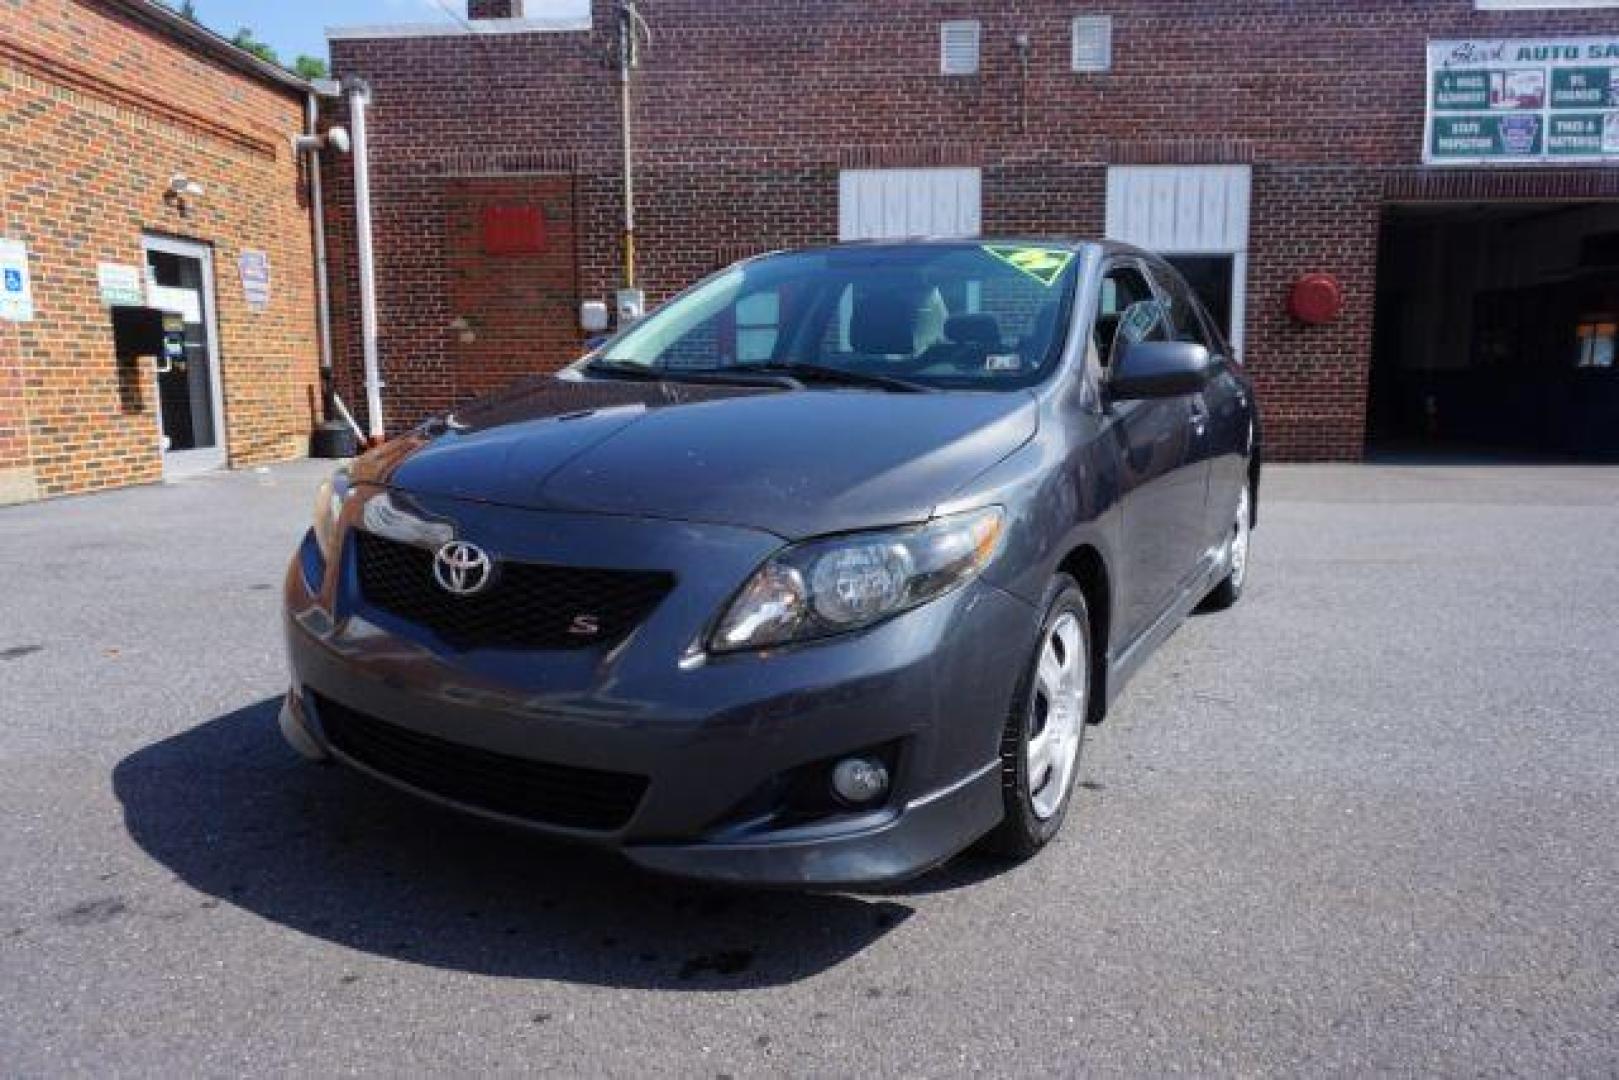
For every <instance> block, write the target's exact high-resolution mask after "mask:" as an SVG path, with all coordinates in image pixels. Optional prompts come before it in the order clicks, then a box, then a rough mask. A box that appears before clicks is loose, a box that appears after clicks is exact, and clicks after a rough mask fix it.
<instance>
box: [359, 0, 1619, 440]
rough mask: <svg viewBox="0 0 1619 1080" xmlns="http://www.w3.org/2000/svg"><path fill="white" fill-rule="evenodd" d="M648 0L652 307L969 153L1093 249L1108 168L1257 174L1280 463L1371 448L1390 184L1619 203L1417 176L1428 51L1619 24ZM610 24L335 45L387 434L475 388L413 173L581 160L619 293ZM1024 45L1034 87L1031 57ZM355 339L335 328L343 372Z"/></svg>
mask: <svg viewBox="0 0 1619 1080" xmlns="http://www.w3.org/2000/svg"><path fill="white" fill-rule="evenodd" d="M641 6H642V11H643V14H644V15H645V17H646V18H647V20H648V21H649V22H650V24H651V26H652V29H653V34H654V39H653V43H652V47H651V49H650V50H649V51H648V52H647V54H646V56H645V65H644V67H643V69H642V70H641V71H640V72H639V74H638V76H637V89H636V124H637V143H638V155H637V161H638V170H637V183H638V199H637V203H638V206H637V210H638V217H639V224H640V230H639V231H640V237H639V239H640V268H641V277H642V284H643V285H644V286H645V287H646V288H647V290H648V292H649V295H650V298H651V299H652V300H654V301H656V300H658V299H660V298H662V297H665V296H667V295H669V294H670V293H671V292H672V291H674V290H677V289H679V288H681V287H683V286H684V285H686V284H688V283H689V282H690V281H691V280H692V279H693V278H694V277H696V276H698V275H700V274H702V273H705V272H707V271H708V270H711V269H713V268H714V267H715V266H716V265H717V264H720V263H722V262H724V261H727V260H729V259H732V258H735V257H738V256H740V255H744V254H748V253H751V252H754V251H758V250H764V249H767V248H771V247H776V246H780V245H786V244H798V243H812V242H820V241H828V240H833V239H835V238H836V232H837V173H838V170H839V169H840V168H845V167H880V166H921V165H977V166H980V167H981V168H983V170H984V189H983V200H984V207H983V209H984V229H985V231H986V232H1002V233H1030V232H1033V233H1063V234H1091V235H1095V234H1099V233H1100V232H1101V231H1102V228H1103V218H1104V212H1105V204H1104V191H1105V183H1106V174H1107V167H1108V166H1109V165H1112V164H1154V163H1182V164H1219V163H1244V164H1251V165H1252V166H1253V168H1254V186H1253V207H1252V217H1253V231H1252V237H1251V243H1250V252H1249V280H1248V310H1247V318H1248V322H1247V328H1248V339H1247V352H1248V360H1249V364H1250V367H1251V370H1252V371H1253V373H1254V376H1255V378H1256V380H1257V381H1258V383H1259V386H1260V387H1261V391H1262V394H1263V406H1264V409H1265V412H1266V416H1267V421H1268V427H1269V431H1270V432H1271V436H1272V447H1273V451H1274V452H1275V454H1276V456H1278V457H1284V458H1307V459H1352V458H1356V457H1358V456H1359V455H1360V453H1361V443H1362V430H1363V426H1364V410H1365V388H1366V381H1367V368H1368V364H1369V359H1370V347H1371V346H1370V343H1371V320H1372V300H1373V292H1374V283H1375V276H1376V258H1377V253H1376V247H1377V228H1378V217H1379V213H1380V208H1381V206H1382V205H1383V203H1384V201H1385V199H1386V198H1387V196H1386V195H1385V192H1390V193H1394V192H1401V191H1406V190H1409V189H1412V188H1413V186H1415V187H1421V186H1422V185H1424V184H1426V185H1430V186H1429V187H1428V188H1426V189H1424V190H1426V191H1428V192H1429V193H1428V194H1427V195H1425V196H1422V197H1430V198H1434V197H1444V196H1443V195H1440V194H1434V192H1438V191H1441V190H1442V189H1443V185H1446V184H1452V185H1458V184H1460V183H1461V182H1460V181H1459V180H1455V179H1446V177H1451V176H1461V177H1473V178H1475V179H1474V180H1473V181H1472V183H1473V184H1476V185H1482V186H1483V187H1484V188H1485V189H1488V190H1496V191H1500V192H1503V193H1505V192H1507V191H1509V190H1512V189H1513V188H1514V186H1517V187H1523V186H1525V185H1527V186H1530V187H1533V188H1534V189H1535V190H1537V191H1539V192H1540V193H1541V194H1540V197H1543V198H1563V197H1611V194H1612V193H1611V191H1609V188H1610V187H1611V185H1608V186H1607V187H1604V186H1602V185H1601V184H1596V185H1595V189H1594V187H1593V183H1594V182H1593V181H1592V180H1591V177H1592V176H1593V175H1600V174H1601V170H1566V171H1562V172H1554V171H1547V170H1527V171H1526V170H1510V171H1508V170H1498V171H1493V172H1491V171H1473V172H1467V171H1464V172H1462V173H1454V172H1452V171H1451V170H1446V171H1445V172H1444V173H1443V174H1442V176H1441V179H1438V180H1429V179H1426V178H1427V177H1429V176H1433V175H1438V174H1434V173H1430V172H1428V171H1425V170H1422V169H1421V168H1420V167H1419V166H1418V164H1417V163H1418V162H1419V161H1420V159H1421V141H1422V115H1423V95H1424V84H1423V81H1424V71H1425V55H1426V53H1425V48H1426V42H1427V40H1428V39H1429V38H1440V37H1467V36H1481V35H1497V36H1537V35H1544V34H1583V33H1604V32H1612V31H1614V30H1615V29H1616V28H1619V26H1616V24H1619V17H1616V14H1615V13H1614V12H1546V11H1526V12H1513V13H1506V12H1476V11H1474V10H1473V4H1472V0H1423V2H1421V3H1415V2H1412V0H1337V2H1325V0H1118V2H1117V3H1115V4H1112V5H1109V6H1107V7H1106V8H1099V7H1097V6H1096V5H1094V4H1091V3H1088V2H1087V3H1080V2H1078V0H1061V2H1058V0H993V2H991V0H885V2H884V3H882V4H873V3H870V2H867V0H804V2H798V3H792V4H784V3H780V2H779V0H732V2H729V3H724V4H721V3H714V2H713V0H642V5H641ZM613 10H614V4H613V3H612V0H596V3H595V17H596V21H595V28H594V30H593V31H592V32H590V33H588V34H587V33H571V34H524V35H513V36H495V35H489V36H484V37H480V38H476V39H469V38H466V37H457V38H425V39H421V38H419V39H389V40H370V41H358V40H338V41H335V42H333V61H334V67H335V69H336V70H337V72H338V73H340V74H358V75H362V76H364V77H366V78H367V79H368V80H370V81H371V83H372V85H373V86H374V88H375V91H376V100H377V105H376V108H375V110H374V112H373V130H374V132H375V146H374V165H373V175H374V179H375V185H376V201H377V206H378V212H379V221H378V233H377V241H378V251H379V257H380V259H381V267H380V269H381V275H382V356H383V366H384V371H385V374H386V375H387V376H388V377H389V378H390V379H391V380H392V386H391V387H390V390H389V395H390V401H392V402H394V403H395V404H394V405H392V406H391V412H390V416H389V420H390V426H391V427H393V428H398V427H399V426H401V425H404V424H407V423H410V422H412V421H414V420H415V419H417V417H418V416H419V415H420V414H421V413H422V412H423V411H425V410H427V409H430V408H434V407H442V406H444V405H447V404H449V403H450V399H451V398H452V397H453V392H454V387H455V382H454V380H451V379H444V378H440V379H438V381H436V382H431V383H426V382H423V383H420V384H418V376H417V372H418V371H431V370H440V371H442V369H443V367H444V365H446V364H451V363H453V362H454V361H453V360H452V359H451V356H450V350H449V345H448V336H447V335H448V331H447V329H446V328H447V327H448V325H449V323H450V321H451V319H453V318H454V313H452V312H450V311H448V310H447V309H446V307H445V301H444V298H443V297H444V288H443V281H442V277H441V274H442V271H441V270H439V269H437V268H436V267H435V266H434V265H433V264H434V255H433V252H434V249H435V246H436V248H437V250H438V262H439V263H442V259H443V246H444V237H445V235H446V234H445V229H444V223H443V208H442V205H441V204H440V202H439V198H438V196H437V195H436V194H434V193H433V192H430V191H426V190H424V189H423V188H422V187H421V184H420V182H419V181H418V179H416V178H419V177H423V176H430V177H437V178H446V177H454V176H470V175H482V174H487V173H495V174H503V175H523V174H545V173H547V172H548V171H549V172H562V173H566V174H567V175H569V176H570V177H571V178H572V182H573V185H574V189H573V190H574V193H575V200H576V201H575V211H576V214H577V230H576V244H577V248H578V288H579V291H580V295H581V296H582V297H603V298H605V297H608V296H610V294H611V290H612V289H613V287H614V286H615V285H616V284H617V266H618V259H619V236H618V216H619V212H620V203H619V183H620V180H619V175H618V157H617V139H618V122H617V103H616V73H615V71H614V67H613V55H614V52H613V50H614V37H615V29H614V15H613ZM1102 10H1105V11H1106V12H1107V13H1109V14H1112V15H1113V17H1114V42H1113V51H1114V67H1113V70H1112V71H1111V72H1109V73H1106V74H1100V75H1097V74H1075V73H1073V72H1071V71H1070V70H1069V28H1070V20H1071V19H1072V18H1073V16H1075V15H1077V14H1084V13H1086V12H1089V11H1102ZM954 18H976V19H979V20H980V21H981V22H982V23H983V63H982V70H981V72H980V74H979V75H978V76H975V77H971V78H965V79H963V78H945V77H942V76H940V75H939V74H938V48H939V38H938V24H939V22H941V21H943V20H946V19H954ZM1023 32H1026V33H1027V34H1028V35H1029V37H1030V41H1031V46H1032V47H1031V50H1030V53H1029V56H1028V65H1027V76H1026V77H1025V76H1024V74H1023V68H1022V66H1021V64H1020V62H1019V58H1018V54H1017V50H1016V48H1015V45H1014V41H1015V38H1016V36H1017V35H1018V34H1019V33H1023ZM1478 178H1482V179H1478ZM1526 178H1527V179H1526ZM333 179H334V183H333V185H332V186H333V188H335V189H336V191H337V194H338V198H337V199H335V200H334V202H333V205H332V215H333V224H334V232H335V233H336V234H337V235H338V238H339V241H340V243H339V250H338V251H337V253H336V254H337V255H338V257H339V259H340V262H339V265H343V266H348V267H349V270H348V275H349V283H348V287H349V288H352V273H353V271H352V253H351V251H350V250H348V249H347V248H345V247H344V246H343V245H342V243H341V241H342V239H343V237H344V235H345V230H346V223H345V222H344V220H343V217H344V215H346V214H348V213H349V206H348V203H347V200H348V198H349V193H348V191H347V186H346V179H347V178H346V175H342V176H335V177H334V178H333ZM1433 185H1439V186H1438V187H1434V186H1433ZM1492 185H1493V186H1492ZM436 190H437V189H434V191H436ZM1456 190H1458V191H1461V190H1465V185H1461V186H1459V187H1458V188H1457V189H1456ZM1495 197H1508V196H1507V195H1505V194H1502V195H1500V196H1495ZM406 204H411V205H406ZM1311 271H1322V272H1328V273H1332V274H1334V275H1336V276H1337V277H1338V278H1339V279H1340V280H1341V281H1342V282H1343V284H1344V287H1345V291H1346V296H1347V300H1348V308H1347V310H1346V312H1345V315H1344V318H1343V319H1341V320H1340V321H1339V322H1338V323H1337V324H1335V325H1333V326H1329V327H1319V328H1305V327H1301V326H1298V325H1296V324H1295V323H1293V322H1292V321H1291V320H1290V319H1289V318H1288V316H1287V315H1286V314H1285V311H1284V304H1285V298H1286V293H1287V289H1288V286H1289V285H1290V283H1291V282H1292V281H1293V280H1294V279H1295V278H1296V277H1297V276H1298V275H1300V274H1302V273H1306V272H1311ZM339 291H340V292H341V291H343V290H342V289H340V290H339ZM340 310H341V311H344V312H345V313H347V312H349V305H348V303H347V301H344V302H342V303H340ZM357 325H358V322H357V319H355V318H352V317H349V318H346V319H345V320H343V321H342V322H341V323H340V326H341V327H342V328H343V329H344V330H345V337H346V340H347V349H346V351H347V355H348V358H349V365H348V368H349V370H350V371H355V370H357V369H358V355H359V353H358V338H357V329H356V328H357ZM570 356H571V350H570V349H569V348H564V347H562V346H561V345H558V346H557V347H556V348H555V350H554V351H549V350H548V351H542V352H537V353H536V354H534V355H533V356H532V357H531V358H529V362H530V363H532V365H533V366H534V367H535V368H537V369H548V368H553V367H555V366H557V365H559V364H561V363H563V362H565V361H566V360H567V359H569V358H570ZM349 396H350V398H351V400H352V399H353V393H352V391H351V393H350V395H349Z"/></svg>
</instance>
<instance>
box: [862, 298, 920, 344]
mask: <svg viewBox="0 0 1619 1080" xmlns="http://www.w3.org/2000/svg"><path fill="white" fill-rule="evenodd" d="M923 294H924V290H923V289H922V288H921V287H920V286H916V285H911V286H903V285H902V286H896V287H893V288H886V289H880V290H873V291H871V292H868V293H865V294H864V295H862V296H857V297H856V298H855V307H854V316H853V318H851V319H850V321H849V345H850V347H851V348H853V349H854V351H855V352H857V353H865V354H867V355H870V356H911V355H912V354H913V353H914V352H915V349H916V331H917V323H918V320H919V319H920V317H921V314H922V300H923Z"/></svg>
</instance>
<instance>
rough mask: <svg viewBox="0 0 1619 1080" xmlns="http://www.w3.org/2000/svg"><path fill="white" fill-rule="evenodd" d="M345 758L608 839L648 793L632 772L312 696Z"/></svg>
mask: <svg viewBox="0 0 1619 1080" xmlns="http://www.w3.org/2000/svg"><path fill="white" fill-rule="evenodd" d="M311 696H312V697H313V698H314V701H315V708H316V709H317V710H318V714H317V715H318V718H319V720H320V726H321V730H322V731H323V732H325V734H326V738H327V740H328V741H329V742H330V743H331V744H332V746H333V747H334V748H335V749H337V750H338V751H339V752H340V753H342V754H344V755H345V756H347V757H350V758H352V759H354V760H355V761H357V762H359V763H360V764H361V765H365V766H367V767H369V768H372V769H375V770H376V771H377V772H379V773H381V774H383V775H384V776H388V777H392V778H393V779H396V780H398V781H399V782H401V783H403V784H408V785H409V786H411V787H413V788H419V789H421V790H422V791H426V792H429V793H431V794H434V795H438V796H440V797H441V798H445V799H452V800H454V801H455V802H458V803H464V804H465V805H467V806H471V807H475V808H477V809H481V810H490V811H494V812H495V813H499V814H505V815H507V816H509V817H515V818H521V819H523V820H525V821H532V822H535V823H537V824H543V825H557V826H561V827H564V828H570V829H591V830H598V831H602V832H611V831H613V830H615V829H621V828H623V827H624V826H625V825H626V824H627V823H628V822H629V820H630V817H631V815H633V814H634V813H635V808H636V807H637V806H639V805H640V803H641V796H643V795H644V794H646V788H647V778H646V777H644V776H636V775H634V774H633V773H619V772H607V771H605V770H602V769H581V768H576V767H574V766H571V765H552V764H548V763H546V762H540V761H529V760H528V759H527V758H517V757H511V756H508V755H506V754H496V753H492V752H490V751H488V750H480V749H477V748H476V747H471V746H462V745H461V744H459V743H452V742H447V741H445V740H443V739H436V738H434V737H433V736H431V735H422V734H420V733H419V732H415V731H410V730H408V729H407V728H402V727H399V726H397V725H395V724H390V723H387V722H385V721H382V720H378V719H376V718H375V717H372V716H367V715H366V714H365V713H362V712H357V711H355V710H353V709H350V708H348V707H347V706H345V705H339V704H338V703H337V702H335V701H332V700H331V699H329V698H326V697H322V696H320V695H318V694H315V695H311Z"/></svg>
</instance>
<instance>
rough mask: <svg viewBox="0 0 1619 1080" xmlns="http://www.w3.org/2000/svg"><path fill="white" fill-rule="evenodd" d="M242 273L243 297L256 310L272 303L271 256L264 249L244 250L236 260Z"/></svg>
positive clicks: (237, 266)
mask: <svg viewBox="0 0 1619 1080" xmlns="http://www.w3.org/2000/svg"><path fill="white" fill-rule="evenodd" d="M236 268H237V270H238V271H239V272H240V273H241V275H242V298H243V299H244V300H246V301H247V306H248V307H250V308H252V309H253V310H254V311H263V310H264V309H265V308H266V307H268V306H269V305H270V256H268V255H266V254H265V253H264V252H262V251H243V252H242V255H241V257H240V258H239V259H237V260H236Z"/></svg>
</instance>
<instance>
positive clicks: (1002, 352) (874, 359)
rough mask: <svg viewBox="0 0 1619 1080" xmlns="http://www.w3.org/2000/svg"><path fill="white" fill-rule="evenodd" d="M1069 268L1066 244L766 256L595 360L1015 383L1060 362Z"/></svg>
mask: <svg viewBox="0 0 1619 1080" xmlns="http://www.w3.org/2000/svg"><path fill="white" fill-rule="evenodd" d="M1079 264H1080V260H1079V257H1078V254H1077V252H1075V251H1073V250H1072V249H1067V248H1051V247H1041V246H1023V245H995V244H971V243H961V244H912V245H883V246H879V247H869V248H846V249H834V250H829V251H817V252H803V253H793V254H785V255H774V256H768V257H766V258H763V259H757V260H754V261H752V262H748V263H744V264H742V265H740V266H737V267H733V268H732V269H730V270H727V271H724V272H723V273H721V274H719V275H717V276H716V277H714V278H711V279H709V280H708V281H707V282H704V283H703V284H702V285H699V286H698V287H697V288H695V289H693V290H691V291H690V292H688V293H686V294H684V295H683V296H680V297H678V298H676V299H675V300H673V301H671V302H670V303H669V304H667V305H666V306H664V307H663V308H661V309H660V310H658V311H657V312H655V313H654V314H652V315H650V316H648V317H647V318H646V319H644V320H642V321H641V322H640V323H638V324H637V325H636V326H634V327H631V328H630V329H628V330H626V331H625V332H624V333H622V334H620V335H619V336H618V337H616V338H614V339H613V340H612V341H610V342H609V343H608V344H607V345H606V346H605V347H604V348H603V349H602V350H601V352H600V353H598V354H597V356H596V359H597V360H600V361H609V362H613V363H616V364H625V363H631V364H638V365H645V366H647V367H648V368H652V369H667V370H685V371H692V370H702V371H718V372H723V371H725V370H728V369H731V370H739V371H750V370H751V371H755V372H757V371H769V370H770V369H771V368H773V367H778V368H779V367H790V366H792V365H795V364H796V365H815V366H818V367H833V368H838V369H840V370H846V371H851V372H856V373H867V374H873V375H883V376H892V377H899V378H904V379H906V380H908V381H911V382H916V383H921V384H923V385H926V386H931V387H935V388H941V389H942V388H957V389H986V390H998V389H1009V388H1015V387H1020V386H1028V385H1031V384H1033V383H1034V382H1037V381H1039V380H1040V379H1042V378H1044V376H1045V374H1046V373H1047V372H1049V371H1050V370H1051V369H1052V368H1053V367H1055V364H1056V362H1057V359H1058V358H1059V357H1060V355H1061V351H1062V344H1063V338H1064V334H1063V329H1062V328H1063V327H1066V326H1067V325H1068V319H1067V314H1068V312H1069V311H1070V305H1071V303H1072V296H1073V293H1074V280H1075V277H1076V276H1077V274H1078V272H1079ZM1149 295H1150V294H1149Z"/></svg>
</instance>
